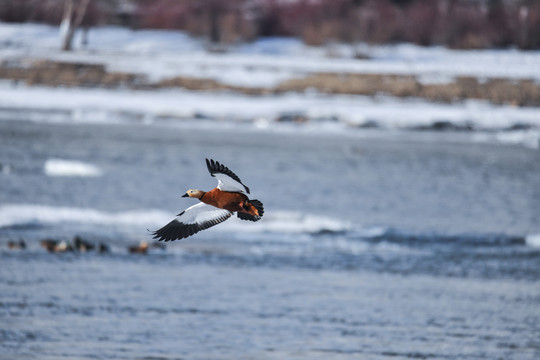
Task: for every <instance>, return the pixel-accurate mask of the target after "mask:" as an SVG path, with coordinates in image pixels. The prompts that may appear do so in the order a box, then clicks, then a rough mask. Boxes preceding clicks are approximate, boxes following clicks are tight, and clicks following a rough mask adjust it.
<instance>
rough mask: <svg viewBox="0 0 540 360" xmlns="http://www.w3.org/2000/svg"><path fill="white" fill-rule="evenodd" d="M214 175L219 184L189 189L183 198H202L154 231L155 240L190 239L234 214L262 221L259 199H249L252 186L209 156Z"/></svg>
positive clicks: (241, 217)
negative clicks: (207, 189) (246, 184)
mask: <svg viewBox="0 0 540 360" xmlns="http://www.w3.org/2000/svg"><path fill="white" fill-rule="evenodd" d="M206 166H207V167H208V171H209V172H210V175H212V176H213V177H215V178H217V180H218V186H217V187H216V188H214V189H212V190H210V191H202V190H195V189H189V190H188V191H187V192H186V193H185V194H184V195H182V197H191V198H196V199H199V200H200V201H201V202H200V203H198V204H196V205H193V206H191V207H189V208H187V209H186V210H184V211H182V212H181V213H180V214H178V215H177V217H176V219H174V220H173V221H171V222H170V223H168V224H167V225H165V226H164V227H162V228H161V229H159V230H156V231H154V232H153V233H152V235H154V239H158V240H160V241H173V240H180V239H184V238H187V237H188V236H191V235H193V234H195V233H197V232H199V231H201V230H205V229H208V228H209V227H212V226H214V225H217V224H219V223H221V222H223V221H225V220H227V219H228V218H230V217H231V215H232V214H233V213H235V212H236V213H237V216H238V217H239V218H240V219H242V220H249V221H258V220H260V219H261V217H262V216H263V214H264V207H263V204H262V203H261V202H260V201H259V200H255V199H252V200H250V199H248V197H247V195H246V194H245V193H248V194H249V188H248V187H247V186H245V185H244V184H242V181H241V180H240V178H239V177H238V176H237V175H236V174H235V173H233V172H232V171H231V170H229V169H228V168H227V167H226V166H224V165H222V164H220V163H219V162H217V161H214V160H208V159H206Z"/></svg>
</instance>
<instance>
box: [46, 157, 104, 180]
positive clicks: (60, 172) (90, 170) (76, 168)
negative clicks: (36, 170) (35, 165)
mask: <svg viewBox="0 0 540 360" xmlns="http://www.w3.org/2000/svg"><path fill="white" fill-rule="evenodd" d="M43 172H44V173H45V175H47V176H81V177H96V176H101V175H102V174H103V172H102V171H101V169H100V168H98V167H97V166H95V165H92V164H88V163H85V162H82V161H76V160H64V159H48V160H47V161H46V162H45V164H44V165H43Z"/></svg>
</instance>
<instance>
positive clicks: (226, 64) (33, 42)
mask: <svg viewBox="0 0 540 360" xmlns="http://www.w3.org/2000/svg"><path fill="white" fill-rule="evenodd" d="M80 35H81V34H80V32H79V34H78V36H77V37H76V39H75V48H76V49H77V51H75V52H61V51H59V44H60V38H59V29H58V28H56V27H51V26H47V25H36V24H24V25H21V24H6V23H0V44H1V48H0V59H3V60H5V59H10V58H13V57H20V56H31V57H38V58H48V59H55V60H67V61H88V62H98V63H104V64H106V65H107V66H108V67H109V69H110V70H115V71H130V72H131V71H133V72H139V73H143V74H147V75H148V76H149V77H150V78H153V79H160V78H163V77H170V76H175V75H191V76H197V77H210V78H215V79H218V80H221V81H223V82H225V83H230V84H236V85H257V86H265V85H270V84H274V83H275V82H277V81H281V80H283V79H286V78H288V77H298V76H301V75H303V74H306V73H311V72H335V73H341V72H347V73H384V74H414V75H419V76H421V78H423V79H425V81H426V82H444V81H448V80H449V79H451V78H452V77H455V76H475V77H508V78H516V79H535V80H540V51H518V50H474V51H471V50H467V51H463V50H450V49H446V48H443V47H419V46H415V45H411V44H401V45H391V46H368V45H365V44H359V45H357V46H355V47H353V46H350V45H341V44H330V45H327V46H325V47H321V48H319V47H310V46H306V45H304V44H303V43H302V42H301V41H299V40H296V39H289V38H267V39H261V40H258V41H256V42H253V43H249V44H241V45H236V46H231V47H230V48H229V49H228V51H227V52H226V53H220V54H216V53H208V52H207V51H206V50H205V42H204V41H201V40H198V39H195V38H193V37H190V36H188V35H186V34H185V33H183V32H179V31H153V30H139V31H132V30H129V29H125V28H119V27H102V28H93V29H91V30H90V31H89V33H88V39H89V42H88V45H87V46H86V47H85V48H84V49H83V48H82V47H81V45H80V42H81V37H80ZM356 53H361V54H363V55H365V56H367V57H368V59H366V60H362V59H354V54H356Z"/></svg>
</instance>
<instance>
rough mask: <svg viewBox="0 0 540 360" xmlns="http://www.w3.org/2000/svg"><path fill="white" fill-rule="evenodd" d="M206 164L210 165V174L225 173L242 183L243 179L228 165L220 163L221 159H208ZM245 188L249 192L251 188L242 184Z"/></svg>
mask: <svg viewBox="0 0 540 360" xmlns="http://www.w3.org/2000/svg"><path fill="white" fill-rule="evenodd" d="M206 166H207V167H208V172H210V175H212V176H214V174H216V173H219V174H225V175H227V176H229V177H230V178H232V179H233V180H235V181H238V182H239V183H240V184H242V180H240V178H239V177H238V175H236V174H235V173H234V172H232V171H231V170H230V169H229V168H228V167H226V166H225V165H223V164H220V163H219V161H214V160H212V159H210V160H209V159H206ZM242 185H243V186H244V188H245V189H246V192H247V193H248V194H249V188H248V187H247V186H246V185H244V184H242Z"/></svg>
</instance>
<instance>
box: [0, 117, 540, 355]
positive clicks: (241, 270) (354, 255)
mask: <svg viewBox="0 0 540 360" xmlns="http://www.w3.org/2000/svg"><path fill="white" fill-rule="evenodd" d="M43 116H44V117H47V116H48V115H47V114H44V115H43ZM35 120H36V119H33V121H20V120H18V121H9V120H2V121H0V167H1V168H0V170H1V171H0V264H1V265H0V359H60V358H66V359H358V358H362V359H411V358H413V359H537V358H539V357H540V340H539V339H540V336H539V335H540V308H539V306H538V304H540V286H539V285H540V235H538V234H540V216H539V214H540V205H539V204H540V187H539V186H538V183H539V182H538V181H539V180H538V179H540V153H539V152H538V150H535V149H530V148H526V147H521V146H512V145H501V144H496V143H486V142H477V141H475V138H474V135H472V134H468V133H464V134H449V133H431V132H393V131H379V130H360V129H352V130H350V131H345V132H339V131H325V130H324V129H318V130H317V131H309V130H305V129H303V128H302V126H301V125H298V126H297V125H290V126H289V125H286V126H284V127H283V128H280V129H278V130H276V129H273V130H272V129H270V130H269V129H265V128H257V127H253V126H252V125H245V124H236V125H232V126H229V125H227V126H225V125H223V124H219V123H218V122H210V121H206V120H201V121H199V122H197V121H193V122H186V123H185V124H176V123H167V122H163V123H154V124H150V125H148V124H144V122H141V123H130V124H118V123H117V124H103V123H96V124H80V123H78V124H73V123H66V122H58V123H57V122H55V121H52V120H51V119H49V121H35ZM205 158H213V159H215V160H217V161H220V162H222V163H224V164H225V165H227V166H228V167H229V168H230V169H231V170H233V171H234V172H235V173H236V174H237V175H238V176H239V177H240V178H241V179H242V181H243V182H244V183H245V184H246V185H247V186H249V187H250V189H251V190H252V196H253V197H254V198H257V199H259V200H261V201H262V202H263V203H264V205H265V216H264V218H263V220H261V221H260V222H257V223H251V222H242V221H240V220H238V219H230V220H228V221H226V222H225V223H223V224H220V225H218V226H216V227H214V228H212V229H209V230H205V231H203V232H201V233H199V234H196V235H195V236H193V237H190V238H188V239H185V240H182V241H177V242H173V243H168V244H167V245H166V247H165V248H161V247H151V249H150V251H149V253H148V254H147V255H134V254H130V253H129V252H128V251H127V247H128V246H130V245H133V244H137V243H138V242H140V241H148V242H151V236H150V235H149V232H148V230H153V229H156V228H158V227H161V226H162V225H164V224H166V223H167V222H168V221H170V220H171V219H172V218H174V216H175V214H177V213H179V212H180V211H182V210H184V209H185V208H187V207H188V206H191V205H193V204H194V203H195V200H193V199H183V198H181V197H180V196H181V195H182V194H183V193H184V192H185V190H187V189H189V188H201V189H203V190H209V189H211V188H212V187H214V186H215V185H216V184H215V179H214V178H212V177H210V176H209V174H208V172H207V170H206V166H205V163H204V159H205ZM75 236H80V237H81V238H83V239H85V240H87V241H89V242H92V243H94V244H98V243H103V244H105V245H107V247H108V248H109V249H110V251H109V252H107V253H105V254H100V253H97V252H94V251H90V252H86V253H83V252H79V251H74V252H65V253H48V252H47V251H46V250H45V249H43V248H42V247H41V246H40V240H42V239H45V238H53V239H57V240H58V241H67V242H71V241H72V239H73V238H74V237H75ZM19 239H23V240H24V241H25V243H26V245H27V246H26V249H24V250H11V249H8V247H7V243H8V241H10V240H13V241H18V240H19Z"/></svg>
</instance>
